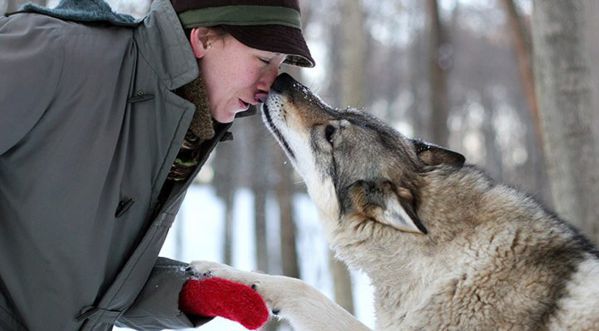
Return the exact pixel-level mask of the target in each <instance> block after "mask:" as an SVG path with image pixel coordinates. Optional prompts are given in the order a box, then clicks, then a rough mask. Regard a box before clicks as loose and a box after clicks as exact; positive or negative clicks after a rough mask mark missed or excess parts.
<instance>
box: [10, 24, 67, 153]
mask: <svg viewBox="0 0 599 331" xmlns="http://www.w3.org/2000/svg"><path fill="white" fill-rule="evenodd" d="M31 16H32V15H27V14H18V15H13V16H10V17H0V45H1V46H0V49H1V51H0V73H1V74H0V155H2V154H4V153H5V152H6V151H8V150H9V149H11V148H12V147H13V146H14V145H16V144H17V143H18V142H19V141H20V140H21V139H23V137H24V136H25V135H26V134H27V133H28V132H29V131H30V130H31V129H32V128H33V127H34V125H35V124H36V123H37V121H38V120H39V119H40V118H41V117H42V115H43V114H44V112H45V111H46V110H47V109H48V108H49V107H50V105H51V103H52V100H53V98H54V97H55V95H56V91H57V90H58V88H59V81H60V75H61V72H62V66H63V62H64V54H63V46H62V42H61V40H62V36H61V35H60V33H58V32H57V31H56V30H54V29H52V28H46V27H38V28H36V26H37V24H36V21H35V19H29V18H31Z"/></svg>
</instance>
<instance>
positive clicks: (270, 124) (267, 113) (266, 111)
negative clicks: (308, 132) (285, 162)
mask: <svg viewBox="0 0 599 331" xmlns="http://www.w3.org/2000/svg"><path fill="white" fill-rule="evenodd" d="M262 109H263V112H264V118H266V123H268V127H269V128H270V131H271V132H272V133H273V134H274V135H275V137H276V138H277V139H278V140H279V142H280V143H281V145H283V148H284V149H285V151H286V152H287V154H289V157H290V158H292V159H294V160H295V154H294V153H293V151H292V150H291V147H289V144H288V143H287V141H286V140H285V138H284V137H283V135H282V134H281V131H279V129H278V128H277V127H276V125H275V123H274V122H273V121H272V118H271V116H270V111H269V109H268V105H267V104H266V103H264V104H263V105H262Z"/></svg>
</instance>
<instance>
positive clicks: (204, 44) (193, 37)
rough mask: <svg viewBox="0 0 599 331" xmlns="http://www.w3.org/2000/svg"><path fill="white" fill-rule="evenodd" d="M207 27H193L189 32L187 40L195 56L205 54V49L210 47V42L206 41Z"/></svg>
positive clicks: (199, 56) (198, 56) (200, 56)
mask: <svg viewBox="0 0 599 331" xmlns="http://www.w3.org/2000/svg"><path fill="white" fill-rule="evenodd" d="M208 31H209V29H208V28H205V27H199V28H193V29H192V30H191V34H190V36H189V41H190V42H191V49H192V50H193V55H195V57H196V58H198V59H201V58H203V57H204V55H206V51H207V50H208V48H210V42H209V41H208Z"/></svg>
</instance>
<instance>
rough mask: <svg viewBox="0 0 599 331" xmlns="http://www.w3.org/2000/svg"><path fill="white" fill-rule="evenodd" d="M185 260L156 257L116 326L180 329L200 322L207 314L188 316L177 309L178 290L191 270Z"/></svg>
mask: <svg viewBox="0 0 599 331" xmlns="http://www.w3.org/2000/svg"><path fill="white" fill-rule="evenodd" d="M187 267H188V264H186V263H183V262H179V261H174V260H170V259H167V258H162V257H161V258H158V261H157V262H156V265H155V266H154V269H153V270H152V274H151V275H150V278H149V279H148V281H147V283H146V285H145V286H144V288H143V290H142V291H141V293H140V294H139V296H138V297H137V299H136V300H135V302H134V303H133V305H132V306H131V307H130V308H129V309H128V310H127V311H126V312H125V313H124V314H123V315H122V316H121V317H120V318H119V320H118V321H117V323H116V324H117V326H124V327H128V328H133V329H136V330H161V329H182V328H192V327H197V326H200V325H202V324H204V323H206V322H208V321H210V318H202V317H197V316H188V315H186V314H184V313H183V312H181V311H180V310H179V292H180V291H181V288H182V287H183V284H184V283H185V281H186V280H187V279H189V277H191V274H190V273H189V272H188V271H187V270H186V269H187Z"/></svg>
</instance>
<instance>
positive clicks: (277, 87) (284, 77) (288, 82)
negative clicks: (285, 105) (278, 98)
mask: <svg viewBox="0 0 599 331" xmlns="http://www.w3.org/2000/svg"><path fill="white" fill-rule="evenodd" d="M295 83H297V81H296V80H295V79H293V77H291V76H290V75H289V74H286V73H282V74H280V75H279V76H278V77H277V79H275V81H274V83H272V86H271V88H270V89H271V90H273V91H275V92H279V93H281V92H283V91H285V90H287V89H289V88H290V87H292V86H293V84H295Z"/></svg>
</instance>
